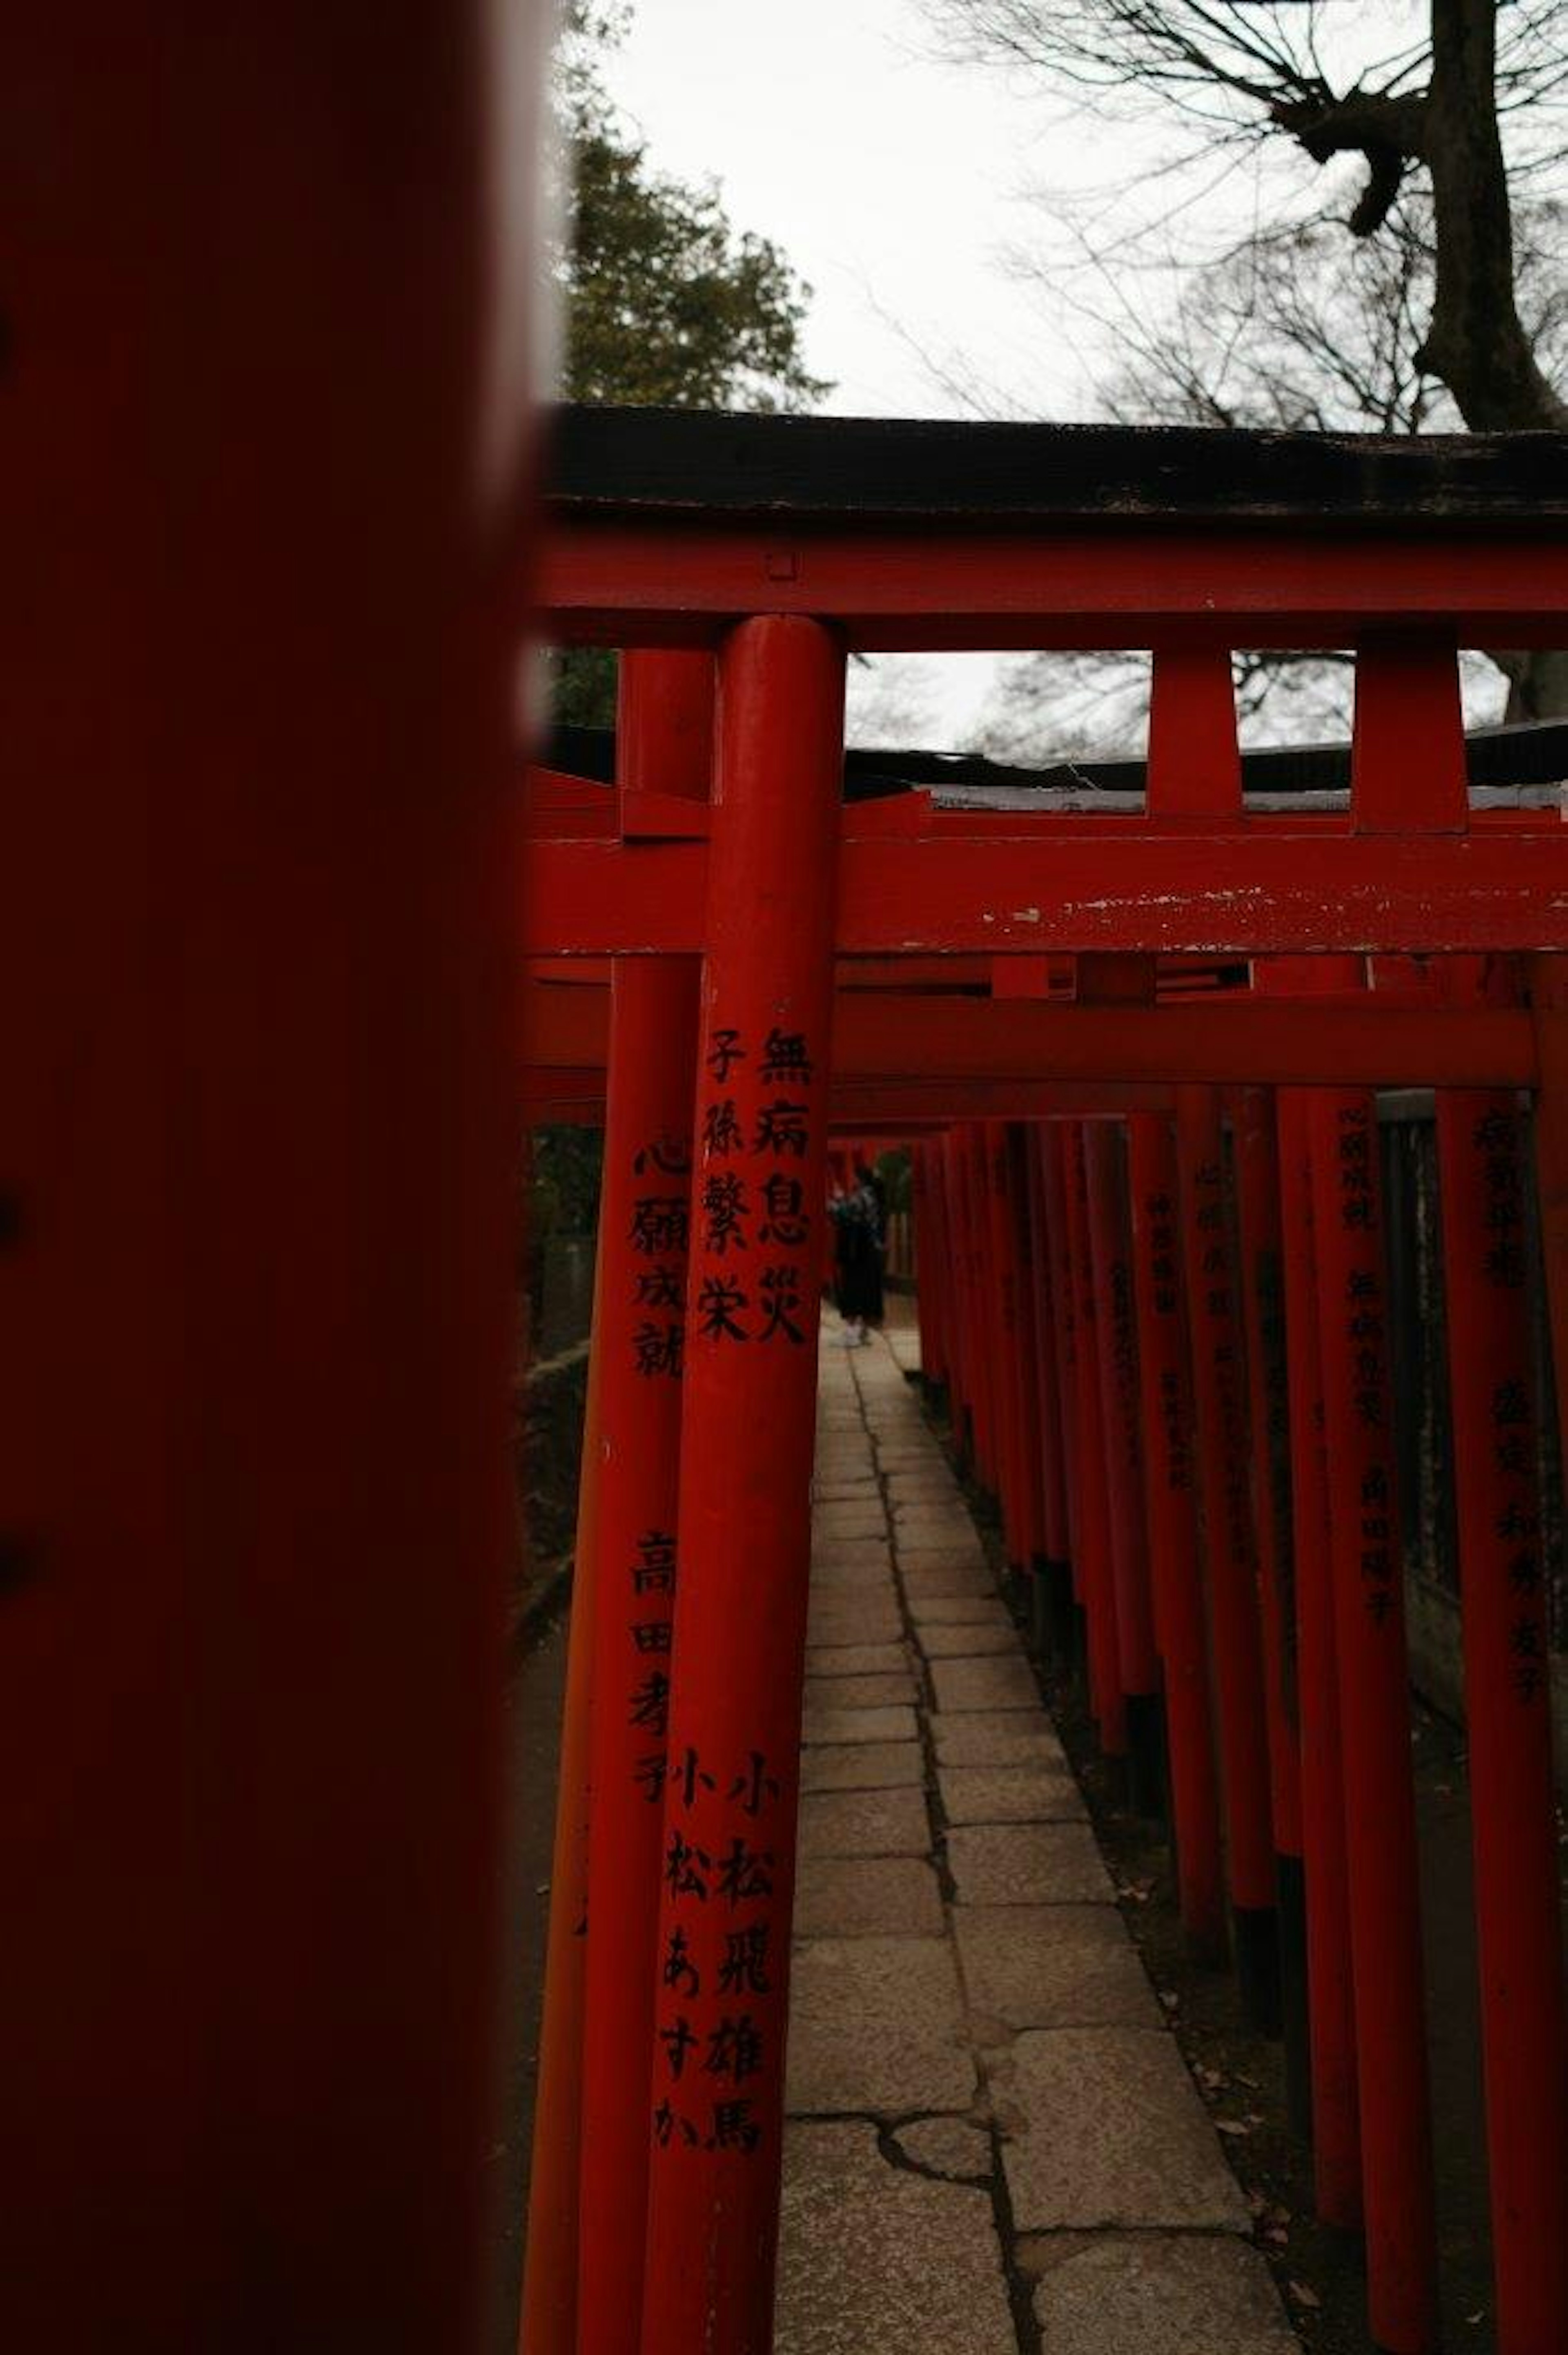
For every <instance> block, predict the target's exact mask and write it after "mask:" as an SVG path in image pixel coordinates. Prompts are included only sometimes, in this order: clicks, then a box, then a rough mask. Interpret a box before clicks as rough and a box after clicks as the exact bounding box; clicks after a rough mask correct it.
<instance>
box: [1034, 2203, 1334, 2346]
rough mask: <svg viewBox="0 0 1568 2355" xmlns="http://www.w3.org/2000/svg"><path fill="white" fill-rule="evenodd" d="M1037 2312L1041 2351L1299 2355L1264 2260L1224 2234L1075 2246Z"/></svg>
mask: <svg viewBox="0 0 1568 2355" xmlns="http://www.w3.org/2000/svg"><path fill="white" fill-rule="evenodd" d="M1038 2245H1039V2244H1038V2243H1037V2244H1036V2246H1038ZM1034 2311H1035V2314H1036V2316H1037V2317H1038V2318H1039V2322H1040V2334H1041V2339H1042V2343H1043V2344H1044V2346H1046V2347H1054V2348H1059V2349H1063V2350H1067V2349H1071V2350H1072V2355H1300V2346H1301V2342H1300V2340H1299V2339H1298V2338H1297V2336H1296V2333H1295V2332H1294V2330H1292V2329H1291V2328H1290V2325H1289V2324H1288V2323H1287V2320H1286V2318H1285V2316H1284V2314H1283V2312H1282V2311H1281V2309H1280V2304H1279V2296H1278V2293H1277V2290H1276V2289H1275V2286H1274V2282H1273V2279H1272V2277H1271V2275H1270V2274H1269V2270H1268V2263H1267V2260H1266V2257H1265V2256H1264V2254H1263V2253H1262V2251H1261V2250H1260V2249H1249V2248H1247V2247H1246V2246H1245V2244H1244V2243H1241V2242H1238V2241H1234V2240H1232V2239H1231V2238H1230V2237H1228V2236H1227V2235H1223V2234H1208V2233H1197V2232H1181V2233H1174V2232H1171V2233H1167V2232H1148V2233H1139V2234H1137V2235H1136V2236H1134V2235H1131V2234H1128V2235H1125V2236H1124V2235H1121V2234H1097V2235H1096V2236H1095V2237H1094V2238H1093V2239H1092V2240H1086V2241H1076V2240H1075V2241H1072V2242H1071V2243H1068V2245H1067V2246H1066V2248H1065V2250H1064V2251H1063V2252H1062V2254H1060V2256H1059V2257H1058V2258H1057V2260H1056V2261H1055V2262H1054V2263H1052V2262H1047V2264H1046V2266H1045V2270H1044V2273H1043V2275H1042V2276H1041V2279H1040V2282H1039V2285H1038V2286H1037V2287H1036V2289H1035V2292H1034Z"/></svg>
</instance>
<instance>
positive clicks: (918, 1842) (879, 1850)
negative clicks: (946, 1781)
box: [800, 1790, 931, 1856]
mask: <svg viewBox="0 0 1568 2355" xmlns="http://www.w3.org/2000/svg"><path fill="white" fill-rule="evenodd" d="M930 1849H931V1819H930V1817H929V1816H928V1815H927V1810H926V1794H925V1792H924V1791H907V1790H895V1791H823V1792H815V1793H813V1794H812V1795H811V1796H810V1798H803V1799H802V1800H801V1802H800V1853H801V1855H802V1856H928V1855H929V1854H930Z"/></svg>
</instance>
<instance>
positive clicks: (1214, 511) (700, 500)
mask: <svg viewBox="0 0 1568 2355" xmlns="http://www.w3.org/2000/svg"><path fill="white" fill-rule="evenodd" d="M544 489H545V496H546V501H547V502H548V504H549V505H550V506H551V507H553V508H554V509H555V510H556V511H557V512H565V513H568V514H571V515H574V516H579V517H596V516H602V517H607V518H608V517H618V516H619V517H629V516H637V517H647V518H649V519H654V518H660V517H662V518H667V519H674V518H680V517H685V518H687V519H692V520H695V519H696V518H698V517H702V516H708V517H717V518H721V519H723V520H725V521H728V522H738V521H743V520H747V519H753V520H757V521H775V522H777V521H779V520H782V519H785V518H789V519H791V520H795V521H799V522H800V523H801V524H809V523H812V522H816V523H819V524H821V523H827V522H831V521H833V520H835V519H836V520H838V521H840V522H841V523H846V524H848V523H855V524H861V525H865V524H870V523H876V522H882V523H886V524H890V525H900V526H908V527H914V526H916V525H920V524H925V525H927V526H933V525H942V526H945V527H948V528H963V527H968V528H970V529H982V528H987V527H991V528H1010V527H1024V526H1028V525H1035V526H1042V525H1045V524H1049V523H1063V524H1065V523H1088V522H1101V523H1110V524H1116V523H1129V522H1144V523H1150V522H1157V521H1165V522H1171V523H1175V522H1181V521H1183V520H1186V521H1191V522H1207V523H1213V522H1229V523H1237V524H1245V523H1267V522H1277V521H1281V520H1287V519H1288V520H1291V521H1294V522H1296V523H1298V524H1299V525H1302V526H1303V527H1332V526H1335V525H1339V526H1342V527H1353V526H1360V527H1369V526H1377V525H1379V524H1383V525H1387V526H1394V527H1409V526H1411V525H1422V526H1427V527H1431V526H1435V525H1465V526H1474V525H1487V526H1489V527H1499V526H1505V527H1508V528H1510V529H1512V530H1525V529H1531V528H1542V527H1547V528H1551V527H1561V526H1562V525H1563V523H1564V522H1565V521H1568V433H1504V434H1480V433H1477V434H1430V435H1401V434H1333V433H1273V432H1231V431H1227V430H1225V429H1223V428H1206V427H1201V426H1168V425H1154V426H1134V425H1055V424H1038V425H1011V424H992V423H984V422H969V421H953V420H947V419H924V418H860V417H796V416H783V415H756V414H732V413H729V412H727V411H713V410H681V409H597V408H590V407H586V406H580V405H566V406H562V407H557V408H556V409H554V410H546V417H545V466H544Z"/></svg>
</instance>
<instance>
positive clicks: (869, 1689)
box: [778, 1328, 1298, 2355]
mask: <svg viewBox="0 0 1568 2355" xmlns="http://www.w3.org/2000/svg"><path fill="white" fill-rule="evenodd" d="M835 1329H836V1328H835ZM905 1354H907V1353H906V1352H905ZM816 1497H817V1502H816V1508H815V1514H814V1519H813V1539H812V1563H811V1619H810V1651H809V1654H808V1657H807V1684H806V1725H805V1741H806V1749H805V1760H804V1775H803V1791H804V1796H803V1798H802V1802H801V1855H802V1864H801V1876H800V1901H799V1914H798V1922H797V1928H798V1933H799V1935H798V1943H797V1949H796V1960H795V1983H794V1997H793V2003H792V2009H791V2024H790V2054H789V2114H790V2124H789V2134H788V2140H787V2146H786V2167H785V2177H786V2180H785V2196H784V2230H783V2245H782V2252H781V2260H780V2272H779V2309H778V2314H779V2329H778V2350H779V2355H1034V2350H1037V2349H1038V2350H1042V2355H1298V2341H1297V2339H1296V2337H1295V2335H1294V2333H1293V2332H1292V2331H1291V2329H1290V2328H1288V2326H1287V2323H1286V2321H1285V2319H1284V2317H1283V2314H1282V2311H1281V2308H1280V2306H1279V2302H1278V2299H1277V2296H1276V2293H1275V2289H1274V2286H1273V2282H1272V2280H1271V2278H1270V2275H1269V2273H1268V2270H1267V2266H1266V2263H1265V2260H1264V2258H1263V2256H1262V2254H1260V2253H1259V2252H1258V2251H1257V2250H1256V2249H1255V2248H1254V2247H1253V2246H1252V2245H1251V2244H1250V2243H1248V2241H1247V2240H1246V2238H1245V2235H1246V2233H1247V2232H1248V2229H1249V2223H1250V2220H1249V2217H1248V2213H1247V2210H1246V2207H1245V2203H1244V2201H1243V2200H1242V2196H1241V2193H1240V2191H1239V2190H1238V2188H1237V2186H1236V2183H1235V2180H1234V2177H1233V2176H1232V2175H1231V2172H1230V2170H1229V2168H1228V2167H1227V2165H1226V2163H1225V2160H1224V2154H1223V2152H1222V2150H1221V2148H1220V2146H1219V2143H1218V2139H1217V2137H1216V2136H1215V2134H1214V2131H1213V2126H1211V2124H1210V2122H1209V2118H1208V2115H1207V2113H1206V2112H1205V2110H1204V2108H1203V2106H1202V2103H1201V2101H1200V2100H1199V2098H1198V2094H1197V2092H1196V2089H1195V2088H1194V2086H1193V2084H1192V2080H1191V2078H1190V2077H1189V2076H1188V2074H1187V2071H1186V2068H1185V2066H1184V2064H1183V2062H1182V2060H1181V2054H1180V2052H1179V2051H1178V2050H1177V2047H1176V2043H1175V2041H1174V2039H1173V2038H1172V2036H1171V2033H1170V2031H1169V2030H1168V2029H1167V2028H1166V2027H1165V2026H1164V2024H1163V2021H1162V2018H1161V2015H1160V2008H1159V2006H1158V2005H1157V2004H1156V2002H1155V2000H1154V1997H1153V1994H1152V1991H1151V1989H1150V1985H1149V1982H1148V1979H1147V1977H1146V1976H1145V1974H1144V1970H1143V1966H1142V1965H1141V1963H1140V1961H1139V1957H1138V1955H1137V1953H1136V1951H1135V1949H1134V1948H1133V1946H1132V1945H1131V1942H1130V1940H1129V1939H1128V1934H1127V1932H1126V1930H1125V1929H1124V1927H1123V1924H1122V1921H1121V1916H1120V1914H1119V1913H1118V1911H1117V1908H1116V1904H1115V1902H1114V1894H1113V1891H1112V1888H1111V1883H1110V1881H1109V1878H1108V1876H1107V1872H1106V1869H1105V1866H1104V1864H1103V1863H1102V1861H1101V1859H1100V1854H1099V1850H1098V1848H1097V1845H1096V1842H1095V1838H1094V1835H1093V1833H1092V1831H1091V1830H1090V1828H1089V1824H1088V1820H1087V1817H1086V1815H1085V1812H1084V1806H1083V1802H1082V1800H1081V1799H1080V1797H1079V1795H1078V1790H1077V1785H1076V1784H1075V1781H1074V1779H1073V1776H1072V1774H1071V1773H1070V1771H1069V1769H1068V1765H1067V1762H1066V1758H1065V1754H1064V1753H1063V1751H1062V1748H1061V1746H1060V1743H1059V1742H1058V1741H1057V1739H1056V1735H1055V1733H1054V1731H1053V1729H1052V1726H1051V1723H1050V1721H1049V1719H1048V1718H1047V1717H1046V1716H1045V1714H1044V1710H1043V1708H1042V1706H1041V1702H1040V1699H1039V1695H1038V1691H1037V1689H1036V1687H1035V1684H1034V1680H1033V1675H1032V1673H1031V1671H1030V1668H1029V1666H1028V1663H1027V1662H1026V1660H1025V1658H1024V1656H1023V1652H1022V1646H1021V1644H1020V1641H1019V1637H1018V1636H1017V1634H1016V1632H1015V1630H1014V1627H1013V1623H1012V1619H1011V1617H1010V1616H1009V1614H1008V1613H1007V1611H1006V1609H1005V1608H1004V1606H1003V1604H1002V1603H1001V1600H1000V1598H999V1597H998V1595H997V1593H996V1592H995V1588H994V1585H993V1583H992V1581H991V1574H990V1572H989V1570H988V1569H987V1566H986V1562H985V1559H984V1556H983V1554H982V1551H981V1549H980V1540H979V1538H978V1536H977V1534H976V1531H975V1529H974V1526H973V1523H972V1522H971V1520H970V1518H969V1513H968V1510H967V1508H965V1505H964V1502H963V1498H962V1497H961V1495H960V1493H959V1488H958V1487H957V1484H956V1483H955V1481H954V1480H953V1477H952V1476H951V1474H950V1472H949V1471H948V1466H947V1464H946V1462H945V1459H944V1458H943V1456H942V1454H941V1451H940V1450H939V1449H938V1446H937V1444H936V1442H935V1440H934V1439H933V1438H932V1437H931V1435H930V1433H929V1431H928V1429H927V1425H926V1423H925V1421H924V1419H923V1417H922V1415H921V1413H920V1410H919V1407H918V1404H917V1402H916V1397H915V1394H914V1392H913V1391H912V1390H911V1389H910V1387H909V1385H908V1383H907V1382H906V1379H905V1376H904V1373H903V1371H902V1370H901V1368H900V1365H899V1363H898V1361H897V1359H895V1356H894V1355H893V1354H892V1352H891V1351H890V1349H889V1348H887V1346H886V1345H885V1344H884V1343H881V1342H878V1343H875V1344H874V1346H872V1347H871V1348H865V1349H858V1350H849V1349H844V1348H841V1347H835V1346H834V1340H833V1332H832V1330H830V1331H829V1332H828V1333H827V1334H825V1335H824V1342H823V1349H822V1377H821V1420H820V1425H819V1436H818V1444H817V1480H816Z"/></svg>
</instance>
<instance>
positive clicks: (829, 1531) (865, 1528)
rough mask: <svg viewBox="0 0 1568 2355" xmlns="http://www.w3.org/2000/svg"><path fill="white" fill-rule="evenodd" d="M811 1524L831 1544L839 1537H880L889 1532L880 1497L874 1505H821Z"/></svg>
mask: <svg viewBox="0 0 1568 2355" xmlns="http://www.w3.org/2000/svg"><path fill="white" fill-rule="evenodd" d="M811 1526H812V1529H813V1532H814V1534H815V1535H816V1536H818V1537H820V1538H821V1539H822V1540H824V1542H825V1543H827V1544H829V1545H831V1544H832V1542H833V1540H835V1539H837V1538H880V1537H885V1535H886V1534H887V1516H886V1514H885V1512H884V1510H883V1508H882V1504H881V1500H880V1498H879V1499H878V1501H877V1502H876V1503H875V1504H873V1505H819V1506H818V1508H817V1510H816V1512H815V1513H814V1514H813V1516H812V1520H811Z"/></svg>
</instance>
